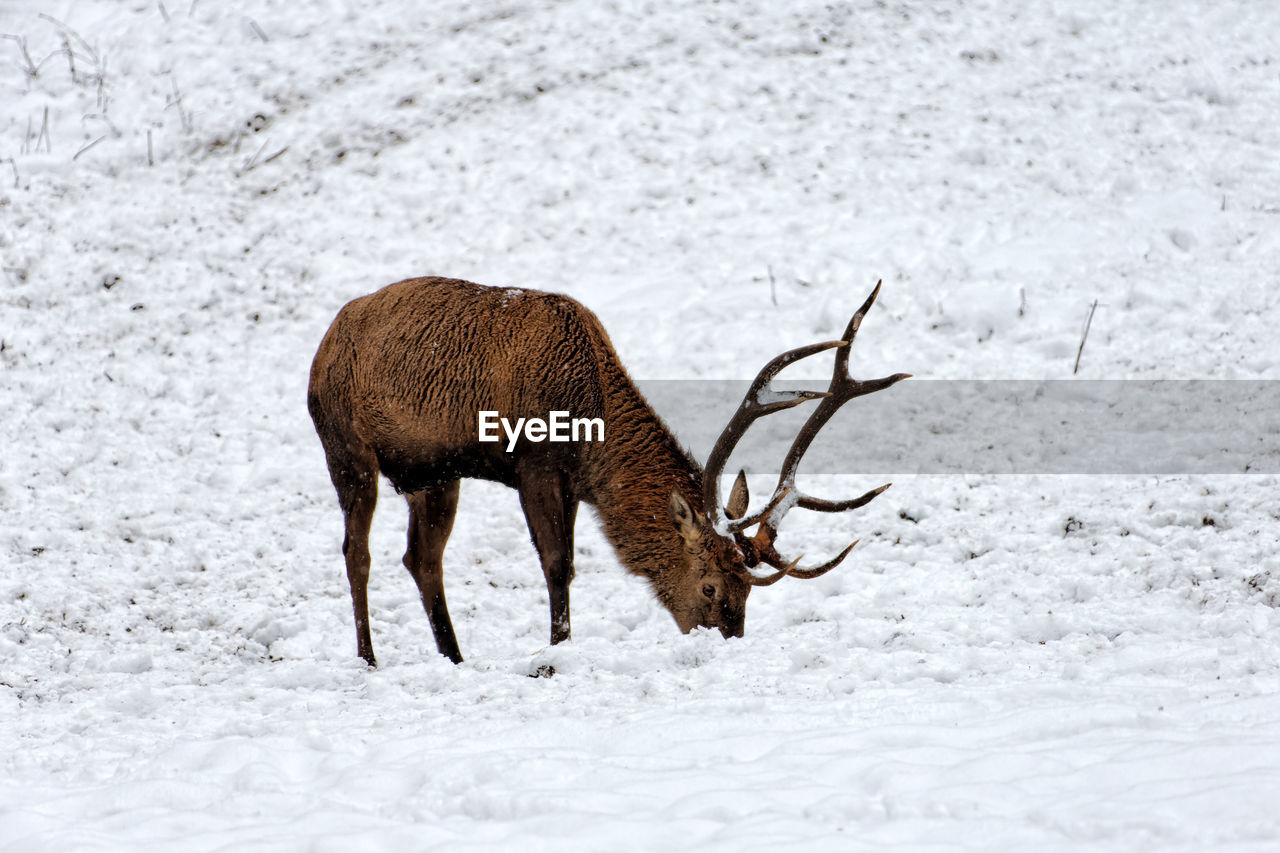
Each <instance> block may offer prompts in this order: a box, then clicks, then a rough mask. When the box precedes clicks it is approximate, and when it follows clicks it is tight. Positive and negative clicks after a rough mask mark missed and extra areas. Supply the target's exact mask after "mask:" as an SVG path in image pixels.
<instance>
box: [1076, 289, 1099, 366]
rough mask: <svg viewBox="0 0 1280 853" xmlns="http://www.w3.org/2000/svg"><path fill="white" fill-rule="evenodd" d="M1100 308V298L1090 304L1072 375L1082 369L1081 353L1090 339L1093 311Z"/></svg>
mask: <svg viewBox="0 0 1280 853" xmlns="http://www.w3.org/2000/svg"><path fill="white" fill-rule="evenodd" d="M1097 310H1098V300H1096V299H1095V300H1093V304H1092V305H1090V306H1089V316H1088V318H1087V319H1086V320H1085V321H1084V334H1083V335H1081V336H1080V349H1078V350H1076V366H1075V367H1073V368H1071V375H1072V376H1074V375H1075V373H1076V371H1077V370H1079V369H1080V355H1081V353H1083V352H1084V342H1085V341H1086V340H1088V339H1089V326H1091V325H1092V324H1093V312H1094V311H1097Z"/></svg>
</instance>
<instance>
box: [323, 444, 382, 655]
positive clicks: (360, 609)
mask: <svg viewBox="0 0 1280 853" xmlns="http://www.w3.org/2000/svg"><path fill="white" fill-rule="evenodd" d="M330 472H331V474H332V477H333V484H334V487H335V488H336V489H337V491H338V503H339V504H340V505H341V506H342V515H343V518H344V519H345V521H346V535H345V536H344V537H343V539H342V556H343V557H344V558H345V559H346V562H347V581H348V582H349V583H350V584H351V608H352V610H353V611H354V612H355V618H356V651H357V652H358V654H359V655H360V657H362V658H364V660H365V663H367V664H369V666H377V665H378V661H377V659H376V658H375V657H374V656H373V637H372V635H371V634H370V632H369V564H370V562H371V561H370V558H369V527H370V526H371V525H372V523H373V510H374V508H375V507H376V506H377V503H378V469H377V466H376V461H373V460H371V461H364V460H357V459H354V458H349V459H345V460H343V461H342V462H341V464H336V465H331V466H330Z"/></svg>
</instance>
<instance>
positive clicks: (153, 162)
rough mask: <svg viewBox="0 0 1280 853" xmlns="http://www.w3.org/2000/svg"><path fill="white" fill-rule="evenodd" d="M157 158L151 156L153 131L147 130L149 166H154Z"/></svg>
mask: <svg viewBox="0 0 1280 853" xmlns="http://www.w3.org/2000/svg"><path fill="white" fill-rule="evenodd" d="M155 164H156V160H155V158H154V157H152V156H151V131H150V130H148V131H147V166H154V165H155Z"/></svg>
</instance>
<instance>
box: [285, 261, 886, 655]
mask: <svg viewBox="0 0 1280 853" xmlns="http://www.w3.org/2000/svg"><path fill="white" fill-rule="evenodd" d="M879 292H880V286H879V284H877V285H876V289H875V290H874V291H873V292H872V294H871V296H870V297H869V298H868V299H867V301H866V303H865V304H864V305H863V306H862V307H861V308H860V309H859V310H858V312H857V313H856V314H854V316H853V319H852V320H850V321H849V326H848V328H846V329H845V333H844V335H843V337H842V338H841V339H840V340H838V341H828V342H825V343H818V344H811V345H809V346H805V347H800V348H799V349H794V350H791V351H789V352H785V353H783V354H782V355H780V356H778V357H777V358H775V359H773V360H772V361H770V362H769V363H768V364H767V365H765V367H764V369H762V370H761V371H760V374H759V375H758V376H757V377H756V378H755V381H754V382H752V384H751V387H750V389H749V390H748V392H747V395H746V397H745V399H744V400H743V401H742V404H741V406H740V407H739V409H738V411H737V413H736V414H734V416H733V418H732V419H731V420H730V421H729V424H728V426H726V427H725V429H724V432H723V433H722V434H721V435H720V437H719V439H718V440H717V441H716V444H715V446H714V448H713V449H712V451H711V455H710V456H709V457H708V459H707V467H706V469H705V470H704V469H702V468H701V467H700V466H699V465H698V463H697V462H696V461H695V460H694V459H692V458H691V457H690V456H689V454H688V453H687V452H686V451H685V450H684V449H682V448H681V447H680V445H679V443H678V442H677V441H676V439H675V438H674V437H673V436H672V435H671V432H670V431H669V430H668V429H667V427H666V425H665V424H663V422H662V421H661V420H660V419H659V417H658V416H657V414H655V413H654V411H653V409H651V408H650V407H649V405H648V403H646V402H645V400H644V398H643V397H641V396H640V392H639V391H638V390H636V387H635V385H633V384H632V382H631V378H630V377H629V376H628V375H627V371H626V370H625V369H624V368H623V366H622V363H621V362H620V361H619V359H618V355H617V353H616V352H614V349H613V345H612V344H611V343H610V342H609V336H608V335H607V334H605V330H604V328H603V327H602V326H601V325H600V321H599V320H597V319H596V317H595V315H594V314H592V313H591V312H590V311H589V310H587V309H586V308H585V307H583V306H582V305H581V304H579V303H578V302H576V301H574V300H573V299H570V298H569V297H567V296H562V295H559V294H554V293H542V292H539V291H536V290H521V289H515V288H497V287H484V286H481V285H477V284H471V283H470V282H465V281H457V280H452V279H444V278H418V279H410V280H408V281H402V282H399V283H397V284H392V285H389V286H388V287H385V288H383V289H382V290H379V291H378V292H376V293H373V294H370V295H369V296H365V297H362V298H360V299H356V300H354V301H352V302H350V303H348V304H347V305H346V307H344V308H343V309H342V310H341V311H340V312H339V313H338V316H337V318H336V319H335V320H334V321H333V324H332V325H331V326H330V327H329V331H328V332H327V333H326V334H325V336H324V340H323V341H322V342H321V343H320V349H319V351H318V352H317V353H316V357H315V361H314V363H313V364H312V366H311V383H310V387H309V390H308V396H307V407H308V409H309V410H310V412H311V418H312V420H313V421H314V422H315V427H316V432H317V433H319V435H320V441H321V443H322V444H323V445H324V451H325V457H326V461H327V462H328V465H329V475H330V477H331V478H332V479H333V485H334V487H335V488H336V489H337V492H338V502H339V504H341V507H342V513H343V516H344V517H345V521H346V536H345V538H344V539H343V543H342V552H343V555H344V556H345V558H346V564H347V579H348V580H349V581H350V584H351V603H352V606H353V608H354V610H355V622H356V642H357V648H358V652H359V654H360V656H361V657H362V658H364V659H365V661H367V662H368V664H369V665H370V666H376V661H375V658H374V654H373V640H372V638H371V636H370V632H369V607H368V599H367V596H366V590H367V587H368V582H369V563H370V559H369V527H370V523H371V521H372V518H373V510H374V503H375V502H376V500H377V495H378V473H379V472H381V473H382V474H384V475H385V476H386V477H387V478H388V479H389V480H390V481H391V483H392V485H394V486H395V488H396V489H397V491H399V492H401V493H403V494H404V495H405V496H406V499H407V500H408V502H409V547H408V551H407V552H406V553H405V555H404V564H405V567H406V568H408V570H409V572H410V573H411V574H412V575H413V578H414V580H415V581H416V582H417V584H418V589H419V591H420V592H421V594H422V603H423V605H424V606H425V607H426V611H427V616H428V617H429V619H430V622H431V630H432V632H433V633H434V634H435V640H436V647H437V648H438V649H439V650H440V654H442V655H444V656H445V657H447V658H449V659H450V660H452V661H453V662H454V663H458V662H460V661H461V660H462V654H461V653H460V652H459V650H458V641H457V638H456V636H455V635H454V632H453V625H452V624H451V622H450V621H449V611H448V608H447V607H446V605H445V596H444V575H443V566H442V562H441V557H442V555H443V553H444V547H445V541H446V540H447V539H448V538H449V532H450V530H451V529H452V527H453V518H454V512H455V510H456V509H457V505H458V481H459V479H460V478H462V477H478V478H481V479H487V480H495V481H497V482H499V483H503V484H505V485H507V486H510V487H511V488H514V489H515V490H516V491H518V492H519V494H520V506H521V508H522V509H523V510H524V516H525V521H526V522H527V523H528V525H529V533H530V534H531V536H532V539H533V544H534V546H535V548H536V549H537V551H538V555H539V557H540V559H541V562H542V571H543V574H544V575H545V576H546V581H547V591H548V593H549V597H550V603H551V642H552V643H553V644H554V643H559V642H562V641H564V640H567V639H568V638H569V583H570V581H572V580H573V524H574V517H575V515H576V514H577V509H578V502H579V501H586V502H588V503H589V504H591V505H592V506H594V507H595V508H596V510H597V512H598V513H599V515H600V519H601V521H602V522H603V524H604V531H605V535H606V536H607V537H608V539H609V541H610V542H611V543H612V545H613V547H614V548H615V549H616V550H617V553H618V558H619V560H620V561H621V563H622V565H623V566H624V567H625V568H626V569H627V571H629V572H632V573H633V574H637V575H640V576H642V577H644V578H646V579H647V580H648V581H649V582H650V584H652V587H653V591H654V593H655V594H656V596H657V598H658V600H659V601H661V602H662V604H663V605H664V606H665V607H666V608H667V609H668V610H669V611H671V615H672V616H674V617H675V620H676V624H677V625H678V626H679V627H680V630H681V631H684V632H686V633H687V632H688V631H690V630H692V629H693V628H694V627H695V626H699V625H701V626H705V627H715V628H719V629H720V632H721V633H722V634H723V635H724V636H726V637H740V636H742V632H743V623H744V620H745V615H746V602H747V594H748V593H749V592H750V591H751V588H752V587H754V586H768V585H769V584H772V583H774V582H776V581H778V580H779V579H781V578H783V577H787V576H790V577H793V578H815V577H817V576H819V575H821V574H824V573H825V572H828V571H830V570H831V569H833V568H835V566H836V565H837V564H839V563H840V561H841V560H843V559H844V558H845V556H846V555H847V554H848V553H849V550H850V549H851V548H852V547H853V545H850V546H849V547H848V548H846V549H844V551H843V552H841V553H840V554H839V555H837V556H836V557H835V558H834V559H832V560H830V561H828V562H826V563H824V564H822V565H820V566H816V567H814V568H798V567H797V563H798V560H787V559H786V558H784V557H783V556H782V555H780V554H779V553H778V552H777V551H775V550H774V547H773V541H774V537H775V535H776V533H777V528H778V524H779V522H781V520H782V517H783V516H784V515H785V514H786V513H787V512H788V511H789V510H790V509H791V508H793V507H796V506H799V507H803V508H805V509H811V510H818V511H821V512H839V511H842V510H847V509H854V508H856V507H860V506H862V505H864V504H866V503H867V502H868V501H870V500H871V499H872V498H874V497H875V496H876V495H878V494H880V492H882V491H884V490H885V489H886V488H888V486H887V485H885V486H881V487H880V488H877V489H873V490H871V491H870V492H867V493H866V494H865V495H862V496H861V497H859V498H855V499H853V500H847V501H840V502H836V501H825V500H818V499H816V498H812V497H809V496H807V495H802V494H800V493H799V492H798V491H797V490H796V488H795V472H796V466H797V465H798V464H799V462H800V458H801V456H802V455H803V454H804V452H805V450H806V449H807V448H808V447H809V444H810V442H812V441H813V438H814V436H816V435H817V433H818V430H819V429H821V428H822V426H823V425H824V424H825V423H826V422H827V420H828V419H830V417H831V416H832V415H833V414H834V413H835V411H836V410H837V409H838V408H840V406H841V405H842V404H844V403H845V402H847V401H849V400H851V399H853V398H854V397H858V396H861V395H863V394H869V393H871V392H873V391H879V390H880V389H882V388H887V387H889V386H890V385H893V384H894V383H895V382H898V381H899V380H901V379H905V378H907V374H902V373H899V374H896V375H894V376H889V377H886V378H884V379H876V380H871V381H867V382H857V381H854V380H853V379H851V378H850V377H849V373H848V364H849V349H848V348H849V345H850V344H852V343H853V338H854V335H855V334H856V333H857V331H858V325H859V323H861V321H862V318H863V316H864V315H865V314H866V312H867V310H868V309H869V308H870V307H871V305H872V303H873V302H874V301H875V298H876V295H877V294H878V293H879ZM833 348H835V349H836V350H837V351H836V357H835V371H834V375H833V377H832V380H831V385H830V387H829V388H828V390H827V391H825V392H814V391H795V392H783V391H775V390H773V389H772V388H771V387H770V385H769V382H770V380H771V379H772V378H773V377H774V376H775V375H776V374H777V373H778V372H779V371H780V370H782V369H783V368H784V367H786V366H787V365H789V364H792V363H793V362H795V361H797V360H799V359H801V358H805V357H807V356H810V355H813V354H815V353H819V352H822V351H823V350H828V349H833ZM813 399H820V400H821V402H820V403H819V404H818V407H817V408H816V409H815V410H814V412H813V414H812V415H811V416H810V417H809V419H808V421H807V422H806V423H805V425H804V427H803V428H802V429H801V430H800V433H799V435H798V436H797V437H796V439H795V443H794V444H793V445H792V447H791V449H790V451H789V452H788V454H787V457H786V461H785V462H784V464H783V471H782V476H781V478H780V479H779V480H778V487H777V489H776V490H775V492H774V494H773V497H772V498H771V499H770V501H769V502H768V504H767V505H766V506H765V507H764V509H763V510H761V511H760V512H758V513H755V514H754V515H751V516H745V513H746V509H747V503H748V494H747V487H746V478H745V476H744V475H743V474H742V473H739V474H738V479H737V481H736V482H735V484H734V487H733V490H732V492H731V493H730V496H729V501H728V504H727V506H726V507H724V508H723V509H722V508H721V505H720V496H719V483H720V476H721V472H722V470H723V468H724V464H725V462H726V461H727V460H728V458H729V454H730V453H731V452H732V451H733V448H734V446H735V445H736V444H737V443H738V440H739V439H740V438H741V437H742V435H743V433H744V432H745V431H746V429H747V427H748V426H749V425H750V424H751V422H752V421H754V420H755V419H756V418H759V417H761V416H763V415H767V414H770V413H771V412H777V411H781V410H782V409H787V408H790V407H792V406H795V405H798V404H800V403H803V402H805V401H806V400H813ZM481 412H497V413H500V414H501V415H502V416H503V417H504V418H506V419H508V420H510V421H512V422H515V420H514V419H516V418H526V419H531V418H545V417H546V416H547V414H548V413H551V412H560V413H563V412H571V413H573V415H574V416H575V417H577V418H584V419H586V418H592V419H594V418H598V419H601V420H602V421H603V423H604V424H605V427H606V428H605V430H604V435H603V440H600V441H577V442H548V441H537V440H531V439H536V438H537V437H538V436H534V435H533V434H532V433H531V431H530V430H526V432H525V434H524V435H523V436H517V437H512V438H511V441H510V442H507V441H506V440H502V441H493V440H492V438H491V437H490V440H488V441H482V440H481V438H482V435H481V429H480V417H479V413H481ZM517 423H518V422H517ZM518 429H519V427H518V426H517V430H518ZM726 516H727V517H726ZM753 525H759V527H758V528H757V530H756V532H755V534H754V535H752V536H747V534H746V531H747V530H748V528H750V527H751V526H753ZM854 544H857V543H856V542H855V543H854ZM760 563H765V564H767V565H769V566H772V567H773V569H774V571H772V572H770V573H767V574H764V575H760V574H757V573H755V572H753V571H752V569H753V568H755V567H756V566H758V565H759V564H760Z"/></svg>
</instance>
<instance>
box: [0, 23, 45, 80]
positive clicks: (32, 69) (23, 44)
mask: <svg viewBox="0 0 1280 853" xmlns="http://www.w3.org/2000/svg"><path fill="white" fill-rule="evenodd" d="M0 38H6V39H11V40H12V41H15V42H17V43H18V50H20V51H22V61H23V62H25V63H26V68H23V69H22V70H23V71H25V72H27V76H28V77H35V76H37V75H39V73H40V69H39V68H37V67H36V64H35V63H34V62H32V61H31V54H30V53H27V40H26V39H25V38H23V37H22V36H14V35H9V34H8V33H0Z"/></svg>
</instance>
